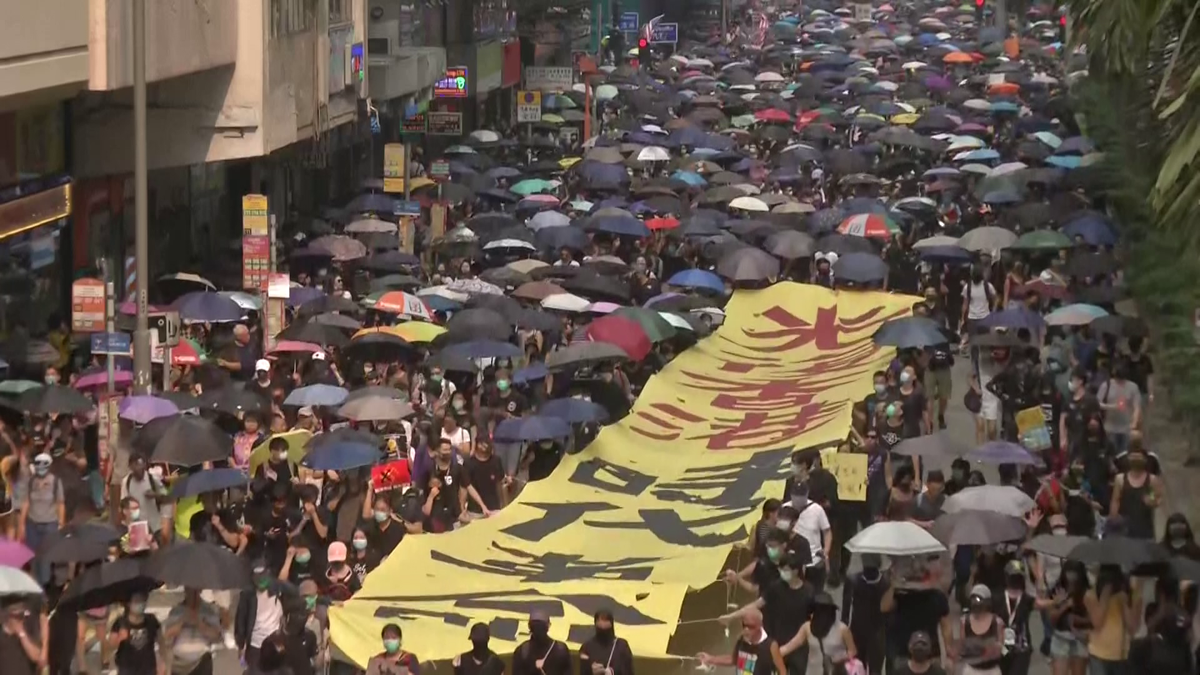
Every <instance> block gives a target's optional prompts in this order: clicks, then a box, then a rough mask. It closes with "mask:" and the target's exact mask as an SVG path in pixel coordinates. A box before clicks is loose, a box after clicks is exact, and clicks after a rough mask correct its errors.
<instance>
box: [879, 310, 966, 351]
mask: <svg viewBox="0 0 1200 675" xmlns="http://www.w3.org/2000/svg"><path fill="white" fill-rule="evenodd" d="M871 337H872V339H873V340H874V341H875V344H877V345H880V346H885V347H899V348H900V349H914V348H923V347H932V346H934V345H943V344H947V343H948V342H949V339H948V338H947V337H946V336H945V335H944V334H943V333H942V328H941V326H940V325H938V323H937V322H936V321H934V320H933V319H930V318H927V317H923V316H909V317H904V318H900V319H890V320H888V321H885V322H883V325H881V326H880V327H879V328H878V329H877V330H876V331H875V334H874V335H872V336H871Z"/></svg>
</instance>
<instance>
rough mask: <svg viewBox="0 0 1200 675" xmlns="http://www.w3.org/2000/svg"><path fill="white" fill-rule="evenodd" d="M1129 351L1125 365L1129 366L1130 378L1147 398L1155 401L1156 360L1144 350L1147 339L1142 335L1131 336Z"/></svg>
mask: <svg viewBox="0 0 1200 675" xmlns="http://www.w3.org/2000/svg"><path fill="white" fill-rule="evenodd" d="M1127 342H1128V343H1129V353H1128V354H1127V355H1126V356H1125V365H1126V366H1128V368H1129V380H1130V381H1131V382H1133V383H1134V384H1136V385H1137V386H1138V391H1140V392H1142V393H1143V394H1145V395H1146V400H1147V401H1149V402H1151V403H1153V402H1154V389H1153V387H1154V362H1152V361H1151V360H1150V356H1149V355H1148V354H1146V352H1144V351H1143V348H1144V345H1145V340H1143V339H1142V338H1141V337H1140V336H1137V335H1134V336H1131V337H1130V338H1129V339H1128V340H1127Z"/></svg>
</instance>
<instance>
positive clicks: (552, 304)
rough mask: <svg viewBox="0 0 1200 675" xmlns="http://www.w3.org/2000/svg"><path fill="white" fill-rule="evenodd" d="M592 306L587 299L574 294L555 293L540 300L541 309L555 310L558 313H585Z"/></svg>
mask: <svg viewBox="0 0 1200 675" xmlns="http://www.w3.org/2000/svg"><path fill="white" fill-rule="evenodd" d="M590 304H592V303H591V301H589V300H588V299H587V298H581V297H579V296H578V295H575V294H574V293H555V294H554V295H547V296H546V297H545V298H542V309H556V310H558V311H560V312H585V311H587V308H588V305H590Z"/></svg>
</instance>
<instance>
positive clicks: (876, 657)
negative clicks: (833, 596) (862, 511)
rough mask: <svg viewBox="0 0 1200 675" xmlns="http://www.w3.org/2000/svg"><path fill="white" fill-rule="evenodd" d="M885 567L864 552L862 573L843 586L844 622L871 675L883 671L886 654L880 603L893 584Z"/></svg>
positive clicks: (872, 554)
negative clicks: (881, 628) (881, 629)
mask: <svg viewBox="0 0 1200 675" xmlns="http://www.w3.org/2000/svg"><path fill="white" fill-rule="evenodd" d="M882 564H883V559H882V557H881V556H880V555H879V554H876V553H864V554H863V555H862V571H861V572H856V573H854V574H851V575H849V576H847V577H846V581H845V583H843V584H842V603H841V607H842V610H841V622H842V623H843V624H845V625H847V626H849V629H850V634H851V637H852V639H853V641H854V645H855V648H856V649H857V651H858V658H859V659H860V660H861V661H862V663H863V665H864V666H865V667H866V669H867V672H868V673H870V674H871V675H879V674H880V673H882V672H883V662H884V654H885V651H884V634H883V632H882V631H880V630H879V627H880V626H882V625H883V621H884V617H883V613H882V612H881V611H880V604H881V602H882V600H883V594H884V592H885V591H886V590H887V589H888V587H889V586H890V583H889V581H888V579H887V578H886V577H885V576H884V575H883V572H881V571H880V569H879V568H880V567H881V566H882Z"/></svg>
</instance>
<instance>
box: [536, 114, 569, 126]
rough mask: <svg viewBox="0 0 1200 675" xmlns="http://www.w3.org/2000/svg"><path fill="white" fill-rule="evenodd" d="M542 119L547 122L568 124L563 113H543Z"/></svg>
mask: <svg viewBox="0 0 1200 675" xmlns="http://www.w3.org/2000/svg"><path fill="white" fill-rule="evenodd" d="M542 121H543V122H545V123H546V124H566V122H567V121H566V120H565V119H563V118H562V115H555V114H554V113H547V114H543V115H542Z"/></svg>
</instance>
